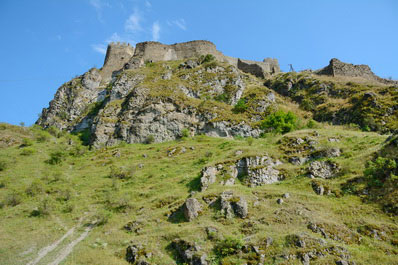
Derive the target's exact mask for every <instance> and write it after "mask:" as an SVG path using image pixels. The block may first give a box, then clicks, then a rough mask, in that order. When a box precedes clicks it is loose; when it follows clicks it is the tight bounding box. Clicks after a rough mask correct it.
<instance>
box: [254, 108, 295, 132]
mask: <svg viewBox="0 0 398 265" xmlns="http://www.w3.org/2000/svg"><path fill="white" fill-rule="evenodd" d="M296 126H297V117H296V115H294V114H293V112H291V111H289V112H287V113H286V112H284V111H282V110H278V111H276V112H274V113H272V114H270V115H268V117H267V118H266V119H264V120H263V122H262V123H261V128H262V129H263V130H268V131H272V132H275V133H282V134H285V133H288V132H290V131H293V130H294V129H295V128H296Z"/></svg>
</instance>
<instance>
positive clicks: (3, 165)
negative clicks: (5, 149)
mask: <svg viewBox="0 0 398 265" xmlns="http://www.w3.org/2000/svg"><path fill="white" fill-rule="evenodd" d="M6 168H7V163H6V162H5V161H3V160H0V171H4V170H5V169H6Z"/></svg>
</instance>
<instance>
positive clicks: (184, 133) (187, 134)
mask: <svg viewBox="0 0 398 265" xmlns="http://www.w3.org/2000/svg"><path fill="white" fill-rule="evenodd" d="M181 137H183V138H187V137H189V130H188V129H186V128H184V129H182V130H181Z"/></svg>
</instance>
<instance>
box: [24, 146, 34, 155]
mask: <svg viewBox="0 0 398 265" xmlns="http://www.w3.org/2000/svg"><path fill="white" fill-rule="evenodd" d="M34 153H36V149H34V148H32V147H27V148H24V149H23V150H22V152H21V154H20V155H22V156H30V155H33V154H34Z"/></svg>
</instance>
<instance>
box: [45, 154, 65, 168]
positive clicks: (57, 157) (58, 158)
mask: <svg viewBox="0 0 398 265" xmlns="http://www.w3.org/2000/svg"><path fill="white" fill-rule="evenodd" d="M65 158H66V154H65V153H64V152H63V151H55V152H52V153H50V159H49V160H47V163H49V164H50V165H58V164H61V163H62V161H64V160H65Z"/></svg>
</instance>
